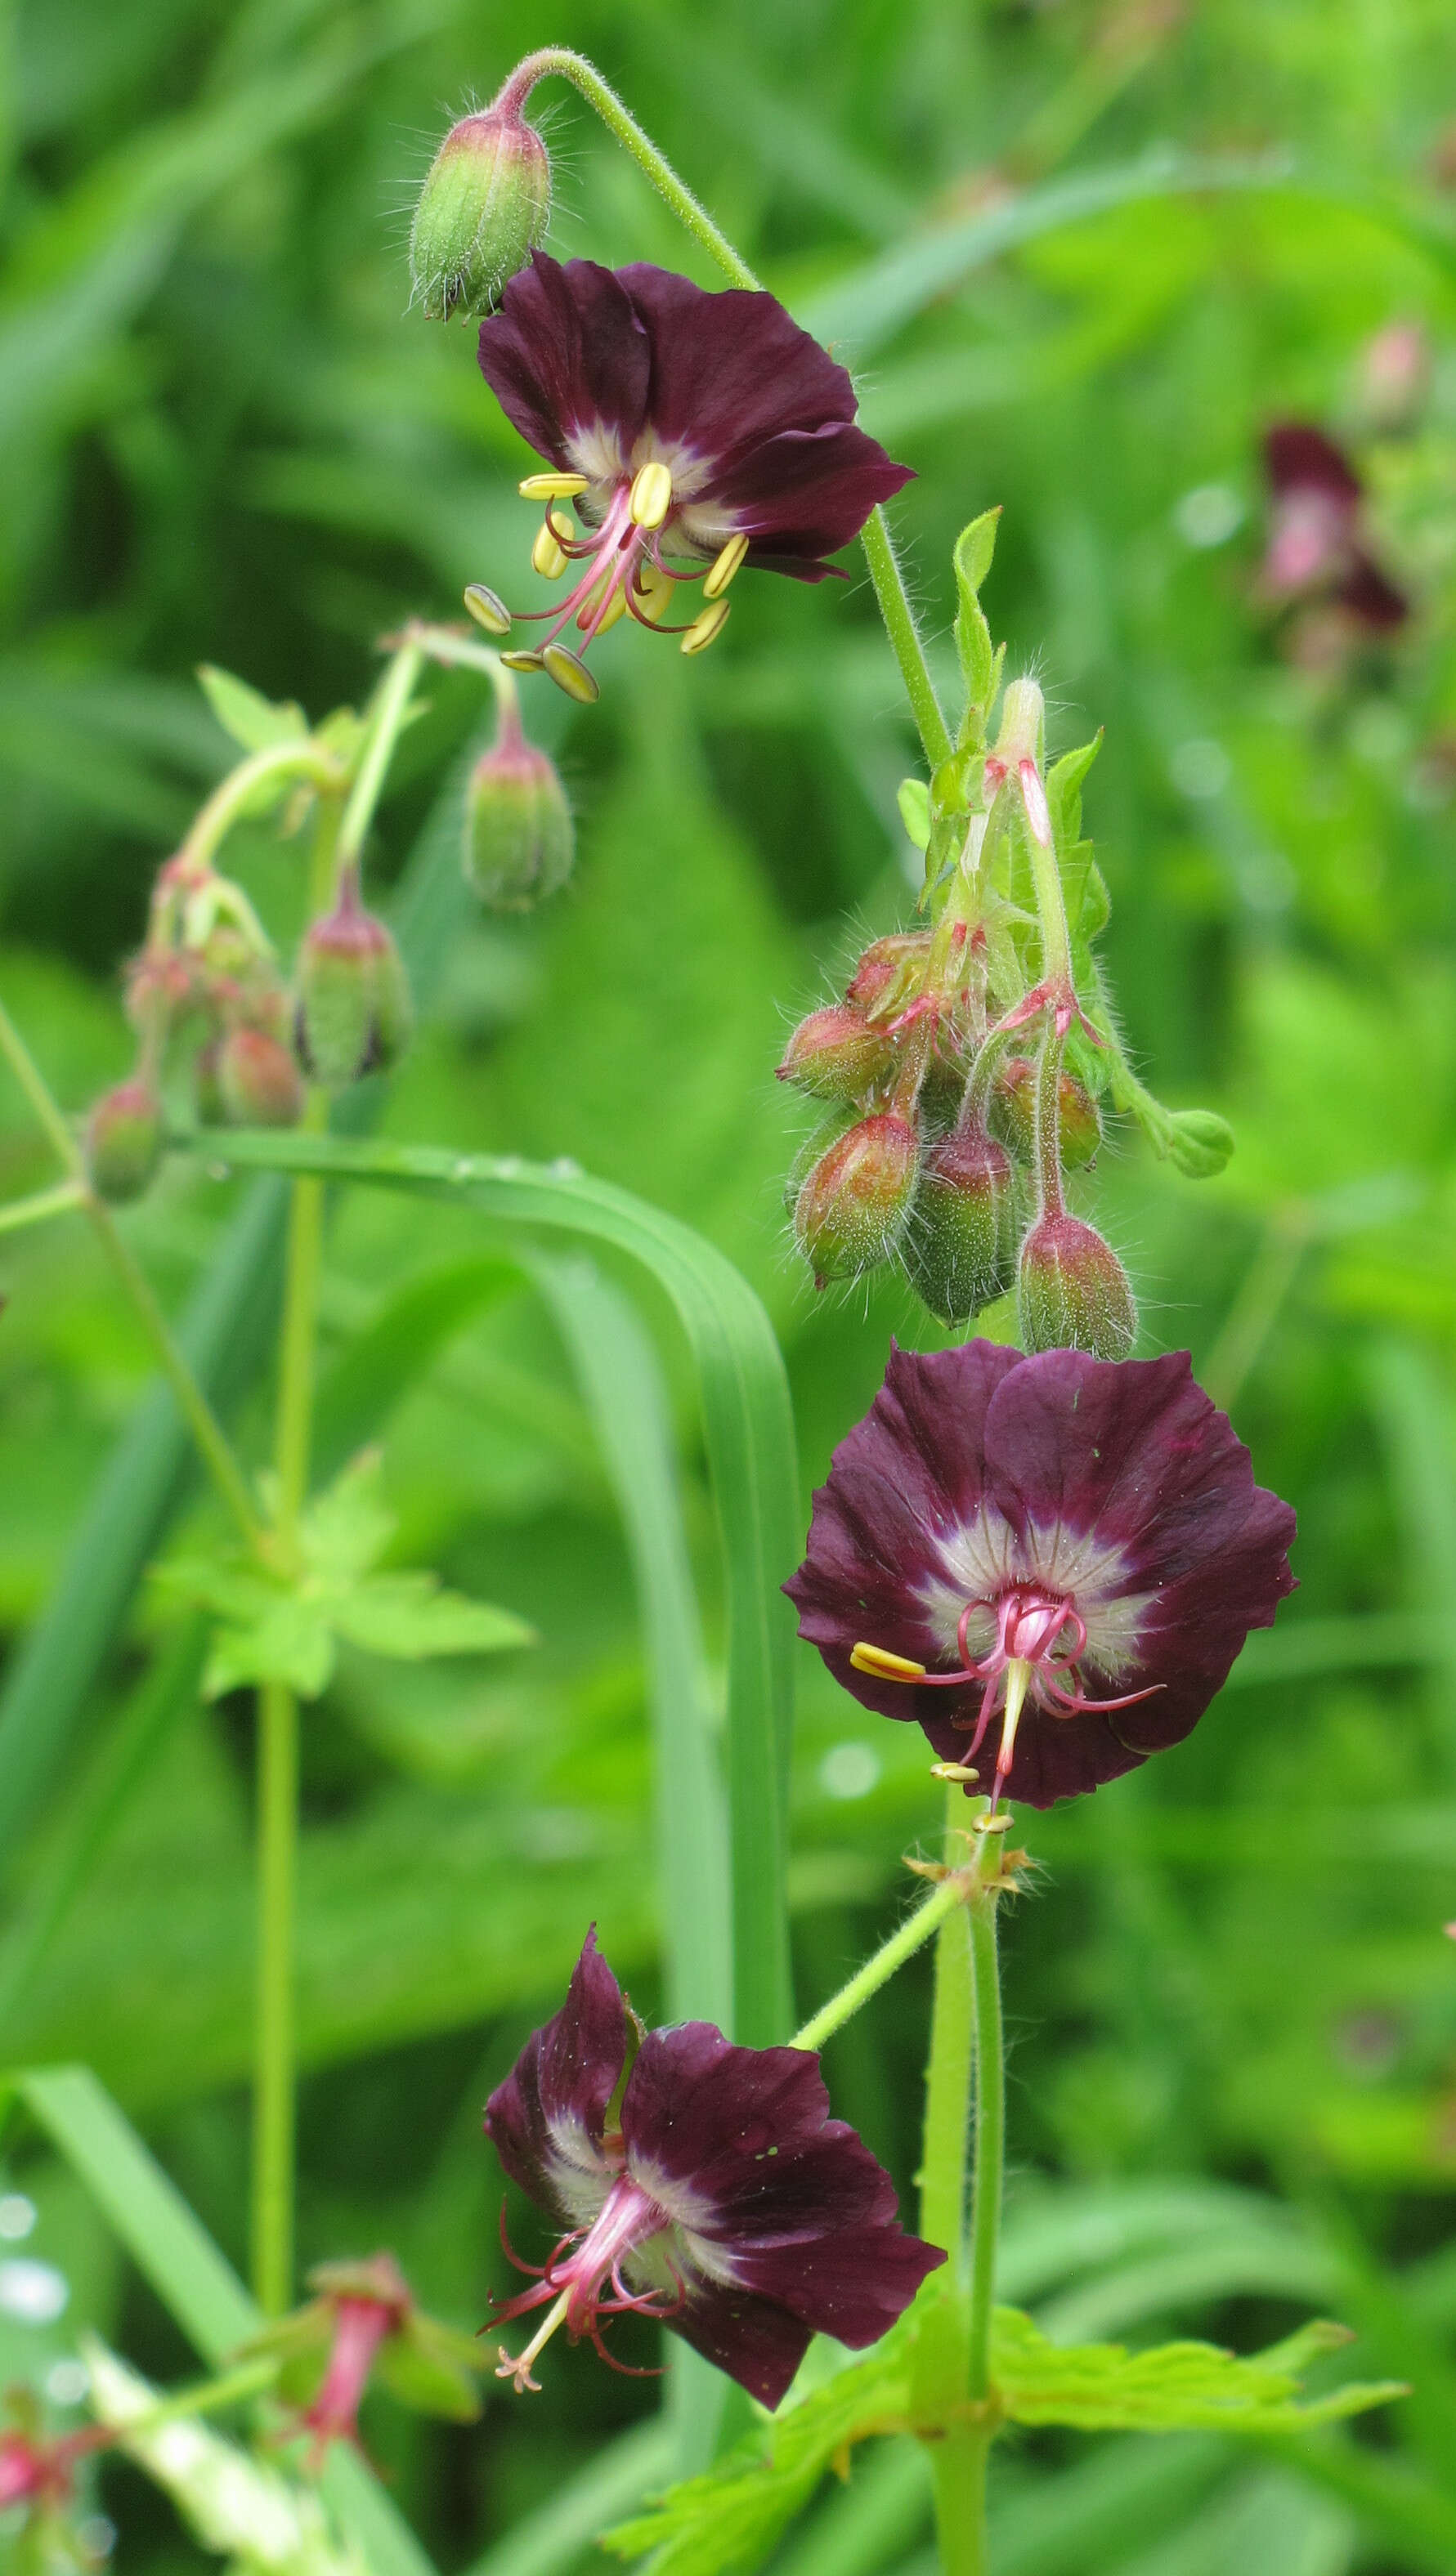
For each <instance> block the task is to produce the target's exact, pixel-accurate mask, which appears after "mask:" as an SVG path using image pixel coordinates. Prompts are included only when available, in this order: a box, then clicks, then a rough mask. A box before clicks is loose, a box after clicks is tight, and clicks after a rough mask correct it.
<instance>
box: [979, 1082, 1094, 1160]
mask: <svg viewBox="0 0 1456 2576" xmlns="http://www.w3.org/2000/svg"><path fill="white" fill-rule="evenodd" d="M1057 1118H1058V1123H1059V1127H1060V1137H1059V1142H1060V1148H1061V1158H1062V1169H1063V1171H1064V1172H1079V1171H1080V1170H1081V1169H1082V1166H1083V1164H1084V1163H1090V1162H1091V1160H1092V1157H1093V1155H1094V1154H1095V1153H1096V1151H1097V1148H1098V1146H1099V1145H1100V1144H1101V1142H1102V1120H1101V1117H1100V1116H1099V1114H1098V1109H1097V1103H1096V1101H1095V1100H1094V1099H1093V1097H1092V1095H1091V1093H1090V1091H1088V1090H1087V1088H1086V1085H1085V1084H1084V1083H1080V1082H1079V1081H1078V1080H1077V1077H1076V1075H1075V1074H1074V1073H1068V1071H1067V1069H1066V1067H1065V1065H1064V1066H1063V1068H1062V1071H1061V1073H1060V1075H1059V1077H1058V1080H1057ZM990 1125H991V1133H992V1135H993V1136H998V1137H999V1138H1000V1140H1001V1142H1002V1144H1003V1145H1005V1146H1006V1147H1007V1148H1008V1149H1009V1151H1010V1152H1011V1153H1013V1154H1014V1155H1015V1156H1016V1158H1017V1161H1018V1162H1021V1163H1030V1162H1032V1161H1034V1159H1035V1156H1036V1066H1035V1065H1034V1064H1033V1063H1032V1061H1031V1059H1030V1057H1029V1056H1024V1055H1014V1056H1012V1057H1010V1058H1009V1059H1008V1061H1007V1062H1006V1063H1005V1064H1004V1065H1003V1066H1002V1068H1001V1071H1000V1072H999V1074H998V1075H997V1077H996V1080H995V1083H994V1085H993V1087H992V1091H991V1104H990Z"/></svg>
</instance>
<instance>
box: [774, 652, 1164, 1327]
mask: <svg viewBox="0 0 1456 2576" xmlns="http://www.w3.org/2000/svg"><path fill="white" fill-rule="evenodd" d="M1041 746H1042V699H1041V692H1040V690H1039V689H1038V688H1037V686H1036V684H1035V682H1034V681H1030V680H1017V681H1014V682H1012V683H1011V685H1010V686H1009V687H1008V688H1007V690H1006V694H1005V699H1004V701H1003V711H1002V722H1001V728H1000V732H999V734H998V736H997V739H996V742H995V745H994V747H993V748H990V749H988V748H987V747H986V744H985V738H984V735H983V736H982V737H981V740H980V742H979V744H972V745H971V747H970V748H969V749H968V750H962V751H959V752H957V753H956V754H955V755H954V757H953V759H952V760H951V761H950V762H949V763H947V764H946V767H945V769H944V770H943V771H942V772H940V773H938V775H937V778H936V780H935V782H934V785H933V788H932V791H931V797H930V799H929V800H927V804H926V807H925V808H923V809H922V810H925V811H926V816H927V831H926V841H927V886H926V897H925V902H926V906H927V908H928V909H929V912H930V918H931V926H930V927H929V928H928V929H923V930H914V931H906V932H900V933H896V934H894V935H892V936H891V937H888V938H883V939H877V940H875V941H873V942H872V944H871V945H870V946H869V947H868V948H866V949H865V951H864V953H863V955H862V956H861V957H860V958H859V960H858V962H857V964H856V966H855V970H854V973H853V974H852V975H851V977H850V979H849V982H848V984H847V985H846V987H845V991H844V997H843V999H842V1000H841V1001H837V1002H832V1003H830V1004H828V1005H827V1006H826V1007H824V1008H822V1009H820V1010H817V1011H811V1012H810V1014H809V1016H808V1018H807V1019H804V1020H801V1021H800V1023H799V1025H798V1027H797V1028H796V1029H795V1030H794V1032H793V1034H792V1036H791V1037H790V1039H789V1042H788V1045H787V1048H786V1049H785V1052H784V1058H783V1062H782V1063H781V1064H780V1066H779V1068H778V1073H779V1079H780V1080H781V1081H783V1082H789V1083H792V1084H793V1085H794V1086H795V1087H796V1088H797V1089H798V1090H800V1091H803V1092H805V1093H807V1094H808V1095H809V1096H810V1097H811V1098H812V1099H814V1100H816V1101H821V1102H827V1103H829V1104H831V1106H832V1109H833V1111H834V1113H835V1118H834V1123H833V1125H832V1127H831V1129H830V1130H829V1132H828V1133H827V1134H824V1135H821V1136H820V1137H819V1138H818V1139H817V1140H816V1147H815V1150H814V1151H813V1155H812V1159H811V1161H810V1163H809V1167H808V1169H807V1171H806V1172H804V1174H803V1176H802V1177H801V1178H800V1179H799V1180H798V1182H797V1186H796V1188H795V1191H794V1195H793V1202H792V1213H793V1223H794V1232H795V1235H796V1237H797V1239H798V1243H799V1246H800V1249H801V1250H802V1251H803V1253H804V1254H805V1256H806V1258H807V1260H808V1261H809V1264H810V1266H811V1268H812V1270H813V1273H814V1279H815V1284H816V1286H818V1287H823V1286H824V1285H825V1284H826V1283H827V1282H828V1281H829V1280H831V1279H847V1278H855V1277H858V1276H860V1275H861V1274H863V1273H864V1272H866V1271H869V1270H872V1269H874V1268H876V1267H878V1266H879V1265H880V1264H882V1263H886V1262H891V1261H893V1262H895V1263H897V1264H898V1266H899V1267H900V1269H901V1270H902V1271H903V1272H904V1274H905V1276H906V1277H907V1278H908V1280H909V1281H910V1283H911V1285H912V1287H913V1288H914V1289H915V1291H916V1293H917V1295H918V1296H919V1297H920V1299H921V1300H922V1302H923V1303H924V1304H925V1305H926V1306H927V1307H928V1308H929V1309H930V1311H931V1313H932V1314H934V1315H936V1316H937V1317H938V1318H939V1319H940V1321H941V1322H942V1323H945V1324H948V1325H955V1324H962V1323H965V1322H967V1321H969V1320H970V1318H972V1317H973V1316H975V1315H977V1314H979V1313H980V1311H981V1310H982V1308H983V1307H985V1306H988V1305H990V1304H991V1303H992V1302H993V1301H994V1300H995V1299H997V1298H999V1297H1004V1296H1006V1295H1007V1294H1008V1293H1009V1292H1010V1290H1011V1289H1012V1288H1016V1289H1017V1290H1018V1295H1019V1301H1020V1322H1021V1332H1022V1337H1023V1340H1024V1343H1025V1345H1026V1347H1027V1348H1028V1349H1029V1350H1033V1351H1036V1350H1044V1349H1050V1348H1054V1347H1058V1346H1071V1347H1073V1348H1076V1349H1081V1350H1086V1351H1090V1352H1093V1353H1096V1354H1098V1355H1100V1356H1103V1357H1107V1358H1114V1357H1120V1356H1121V1355H1122V1354H1123V1353H1124V1352H1125V1351H1127V1350H1128V1349H1129V1348H1130V1347H1131V1344H1132V1341H1133V1338H1134V1336H1135V1333H1136V1329H1137V1318H1136V1312H1135V1309H1134V1306H1133V1300H1132V1292H1131V1290H1130V1288H1129V1286H1128V1282H1127V1278H1126V1275H1125V1273H1124V1271H1123V1269H1122V1266H1121V1264H1120V1263H1119V1261H1118V1260H1117V1257H1116V1255H1115V1254H1114V1253H1113V1252H1112V1251H1111V1250H1110V1249H1109V1247H1108V1245H1107V1244H1106V1243H1104V1241H1103V1240H1102V1237H1101V1236H1100V1235H1099V1234H1098V1233H1097V1232H1096V1231H1095V1229H1094V1228H1093V1227H1092V1226H1090V1225H1087V1224H1085V1223H1084V1222H1083V1221H1082V1220H1081V1219H1079V1218H1076V1217H1072V1216H1069V1215H1068V1214H1067V1212H1066V1209H1065V1207H1064V1205H1063V1203H1062V1176H1063V1174H1064V1173H1067V1172H1073V1171H1079V1170H1081V1169H1082V1168H1083V1167H1084V1166H1085V1165H1087V1164H1089V1163H1090V1162H1091V1161H1092V1160H1093V1158H1094V1156H1095V1154H1096V1151H1097V1148H1098V1146H1099V1145H1100V1143H1101V1141H1102V1118H1101V1112H1100V1110H1099V1108H1098V1105H1097V1101H1096V1099H1095V1098H1094V1097H1093V1093H1092V1090H1091V1089H1090V1088H1089V1080H1091V1081H1095V1080H1096V1079H1097V1076H1098V1072H1099V1070H1100V1067H1099V1063H1098V1052H1097V1051H1098V1050H1099V1049H1101V1048H1102V1047H1103V1046H1104V1043H1105V1042H1104V1040H1103V1038H1102V1036H1101V1033H1100V1032H1098V1031H1097V1030H1096V1029H1095V1028H1094V1027H1093V1025H1092V1023H1091V1022H1090V1021H1089V1020H1088V1018H1087V1015H1086V1013H1085V1012H1084V1011H1083V1009H1082V1006H1081V1004H1080V1002H1079V1001H1078V999H1077V995H1076V992H1075V989H1074V987H1073V983H1072V977H1071V962H1070V959H1071V952H1070V948H1069V946H1068V944H1067V934H1066V929H1065V923H1064V918H1063V907H1062V896H1061V888H1060V875H1059V852H1058V848H1057V830H1056V827H1054V823H1053V810H1052V800H1051V799H1049V797H1048V794H1047V789H1046V785H1045V782H1044V779H1043V774H1042V747H1041ZM1084 765H1085V763H1084ZM923 792H924V791H920V793H921V794H922V795H923ZM912 802H913V799H912ZM1056 802H1057V805H1058V807H1059V808H1064V807H1065V806H1066V802H1067V800H1066V798H1065V797H1064V796H1063V797H1058V798H1057V799H1056ZM1077 820H1078V817H1077V815H1076V813H1075V812H1069V811H1062V812H1061V814H1060V827H1061V828H1062V829H1065V827H1066V824H1067V823H1068V822H1070V823H1071V824H1072V827H1073V833H1074V834H1075V827H1076V823H1077ZM1087 864H1088V863H1087V862H1086V860H1085V857H1084V867H1085V866H1086V865H1087ZM1093 873H1094V874H1095V871H1094V872H1093ZM1099 882H1100V881H1099ZM1033 905H1034V906H1035V911H1034V912H1033V909H1032V906H1033ZM1049 916H1050V922H1051V927H1050V929H1049V928H1048V917H1049ZM1034 924H1039V935H1038V931H1037V929H1036V927H1034ZM1058 932H1059V940H1060V945H1058ZM1074 1028H1075V1030H1076V1032H1077V1037H1076V1043H1077V1046H1078V1050H1079V1056H1078V1060H1079V1063H1080V1065H1081V1066H1082V1068H1083V1071H1084V1072H1085V1073H1086V1074H1087V1076H1088V1077H1089V1080H1084V1079H1083V1078H1082V1073H1079V1072H1074V1071H1073V1070H1072V1069H1071V1067H1070V1066H1068V1065H1066V1064H1064V1063H1063V1060H1062V1058H1063V1049H1064V1047H1065V1045H1066V1043H1067V1041H1068V1038H1069V1036H1070V1035H1071V1033H1072V1031H1073V1029H1074ZM1018 1033H1024V1034H1023V1043H1024V1042H1025V1038H1028V1037H1032V1038H1035V1039H1036V1040H1037V1041H1038V1051H1037V1053H1036V1055H1035V1056H1033V1055H1031V1054H1020V1053H1013V1052H1012V1051H1011V1044H1010V1042H1011V1041H1012V1039H1013V1038H1014V1037H1015V1036H1016V1035H1017V1034H1018ZM846 1113H849V1114H848V1115H846ZM1043 1129H1045V1130H1046V1131H1047V1132H1046V1133H1045V1134H1044V1133H1043V1132H1042V1131H1043Z"/></svg>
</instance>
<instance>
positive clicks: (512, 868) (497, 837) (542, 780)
mask: <svg viewBox="0 0 1456 2576" xmlns="http://www.w3.org/2000/svg"><path fill="white" fill-rule="evenodd" d="M575 857H576V832H575V827H574V826H573V823H572V820H571V807H570V806H569V805H568V803H567V801H566V790H565V788H564V787H563V786H562V784H561V780H560V778H559V777H558V775H557V772H556V764H555V762H554V761H553V760H549V759H548V758H547V756H546V754H545V752H544V751H538V750H537V749H536V746H535V744H534V743H530V742H527V740H526V738H525V735H524V734H523V733H522V731H521V721H520V718H519V716H518V715H517V714H516V713H515V711H514V709H510V710H508V711H506V712H504V713H503V714H502V716H501V722H500V731H499V732H498V734H497V736H496V739H495V741H494V743H493V744H492V745H491V748H490V750H489V751H488V752H486V753H485V755H484V757H483V758H482V759H480V760H478V761H477V762H476V764H475V767H474V769H473V771H472V772H471V778H470V785H469V788H468V790H467V792H466V798H465V874H466V878H467V881H468V882H469V884H470V885H471V886H473V888H474V889H475V892H476V893H477V894H478V895H479V897H480V899H481V901H482V903H488V904H489V905H490V906H491V908H492V910H493V911H495V912H529V911H530V910H531V909H532V907H533V906H534V905H536V904H538V903H541V902H543V901H544V900H545V898H546V896H547V895H552V894H556V893H557V892H558V891H559V889H560V888H561V887H562V886H564V885H565V883H566V880H567V878H568V877H569V876H570V874H571V870H572V864H573V861H574V860H575Z"/></svg>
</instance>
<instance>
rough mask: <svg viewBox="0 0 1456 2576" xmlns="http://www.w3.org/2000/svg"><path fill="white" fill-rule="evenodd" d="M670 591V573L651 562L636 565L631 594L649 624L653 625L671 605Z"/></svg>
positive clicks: (671, 587)
mask: <svg viewBox="0 0 1456 2576" xmlns="http://www.w3.org/2000/svg"><path fill="white" fill-rule="evenodd" d="M672 592H673V581H672V575H671V573H667V572H663V571H661V570H660V569H659V567H658V566H657V565H656V564H653V563H643V564H639V565H638V567H637V578H636V580H635V582H634V583H633V586H632V596H633V598H634V600H635V601H636V604H637V608H638V611H639V614H640V615H641V616H643V617H645V618H646V620H647V623H648V625H649V626H655V625H656V624H657V621H658V619H659V617H662V616H663V615H665V613H666V611H667V610H668V609H669V608H670V607H671V606H672Z"/></svg>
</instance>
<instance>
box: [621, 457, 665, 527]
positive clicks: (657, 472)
mask: <svg viewBox="0 0 1456 2576" xmlns="http://www.w3.org/2000/svg"><path fill="white" fill-rule="evenodd" d="M671 508H672V469H671V467H670V466H667V465H664V464H663V462H662V459H661V457H660V456H654V457H653V458H652V459H651V460H650V462H649V463H648V464H646V465H639V466H638V468H637V471H636V473H635V474H634V476H633V477H632V490H631V493H630V496H629V498H628V503H627V511H628V516H629V517H630V519H631V521H632V525H633V527H634V528H647V529H653V528H660V527H661V526H662V524H663V522H664V520H665V519H666V517H667V514H668V512H669V510H670V509H671Z"/></svg>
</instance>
